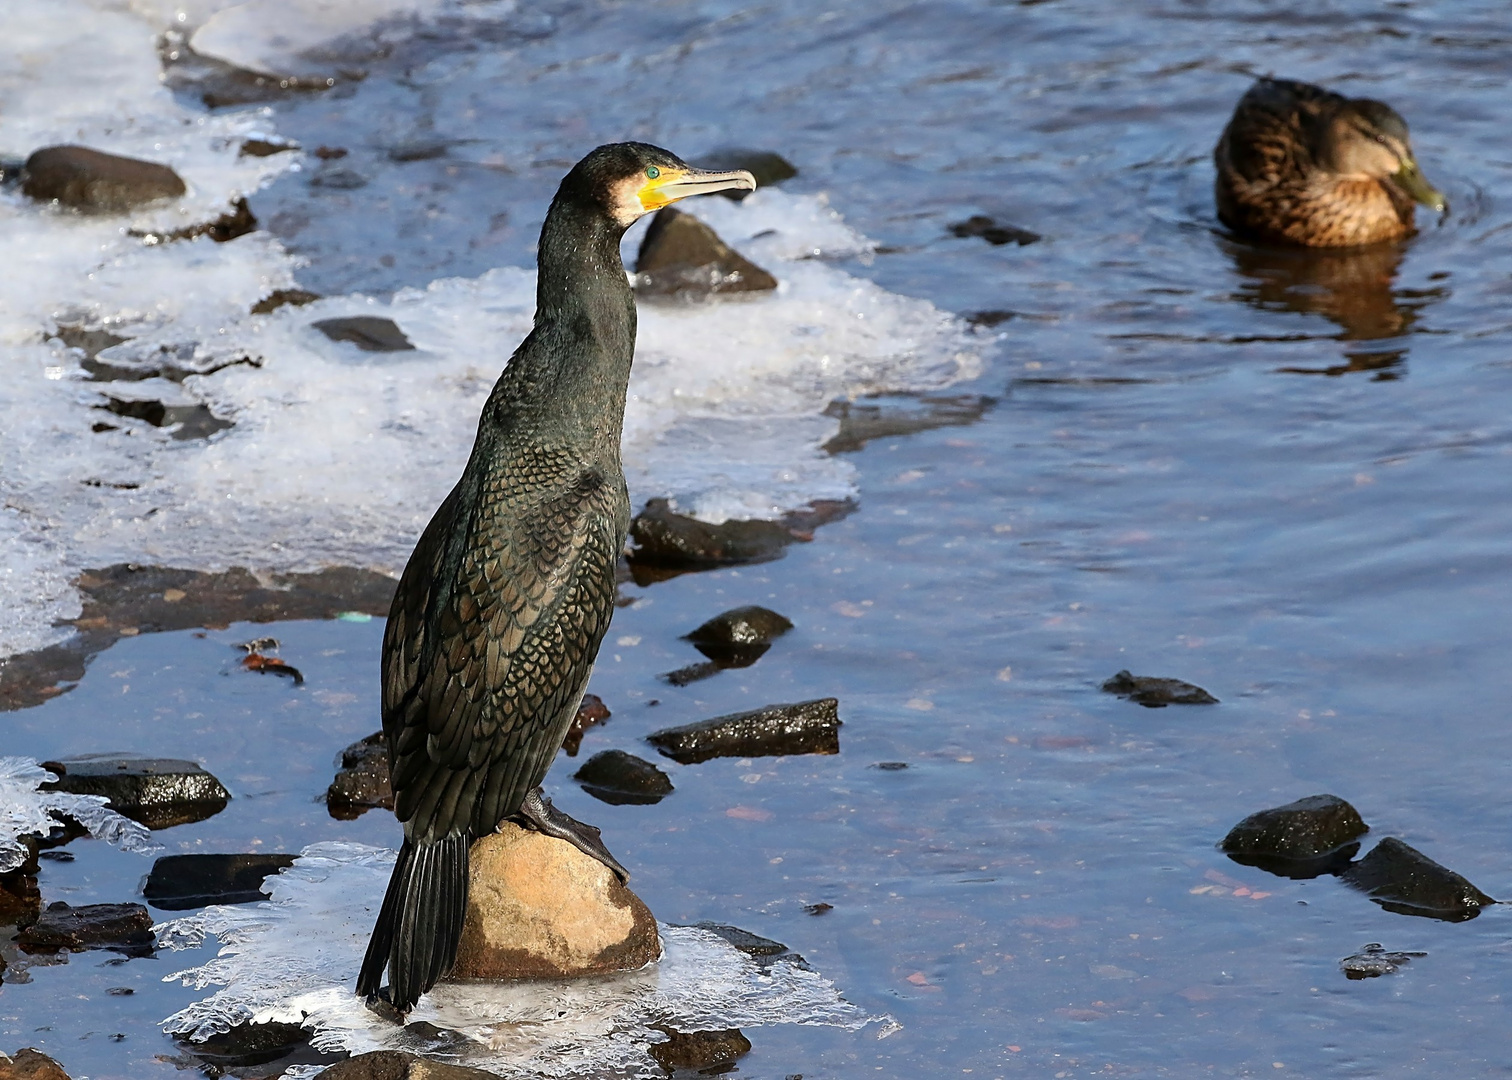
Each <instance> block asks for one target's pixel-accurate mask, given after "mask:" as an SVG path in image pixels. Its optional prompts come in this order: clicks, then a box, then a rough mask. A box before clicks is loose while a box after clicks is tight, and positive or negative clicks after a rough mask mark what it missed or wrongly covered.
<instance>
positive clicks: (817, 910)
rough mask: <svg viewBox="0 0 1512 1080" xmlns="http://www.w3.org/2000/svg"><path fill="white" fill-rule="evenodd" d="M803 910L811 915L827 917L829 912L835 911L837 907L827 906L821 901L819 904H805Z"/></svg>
mask: <svg viewBox="0 0 1512 1080" xmlns="http://www.w3.org/2000/svg"><path fill="white" fill-rule="evenodd" d="M803 910H804V911H806V912H808V913H809V914H810V915H827V914H828V913H829V912H831V911H834V910H835V905H834V904H826V903H825V902H824V901H823V900H821V901H819V903H817V904H804V905H803Z"/></svg>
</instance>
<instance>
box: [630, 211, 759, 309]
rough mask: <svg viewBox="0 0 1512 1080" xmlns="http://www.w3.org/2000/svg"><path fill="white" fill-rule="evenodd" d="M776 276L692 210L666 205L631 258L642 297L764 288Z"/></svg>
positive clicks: (637, 290)
mask: <svg viewBox="0 0 1512 1080" xmlns="http://www.w3.org/2000/svg"><path fill="white" fill-rule="evenodd" d="M776 287H777V279H776V278H774V277H773V276H772V275H771V274H769V273H767V272H766V271H765V270H763V269H762V268H761V267H759V266H757V265H756V264H755V263H753V262H751V261H750V260H749V259H747V258H746V257H745V256H744V255H742V254H740V252H738V251H736V250H735V249H734V248H732V247H730V246H729V245H728V244H726V243H725V242H724V241H723V240H721V239H720V238H719V234H718V233H716V232H715V231H714V230H713V229H711V228H709V226H707V225H705V224H704V223H703V222H702V221H699V220H698V219H697V218H696V217H693V216H692V215H691V214H685V213H683V212H682V211H680V210H675V209H673V208H671V207H667V208H665V209H663V210H660V211H658V212H657V214H656V217H654V218H653V219H652V220H651V225H650V227H649V228H648V229H647V230H646V236H645V238H644V239H643V240H642V241H641V246H640V253H639V255H637V257H636V260H635V291H636V292H637V293H639V294H640V295H642V296H674V295H689V296H693V295H709V294H711V293H736V292H765V291H769V290H771V289H775V288H776Z"/></svg>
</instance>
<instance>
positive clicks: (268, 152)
mask: <svg viewBox="0 0 1512 1080" xmlns="http://www.w3.org/2000/svg"><path fill="white" fill-rule="evenodd" d="M298 149H299V144H298V143H291V142H274V141H273V140H271V139H247V140H245V141H244V142H243V143H242V144H241V150H239V151H238V152H237V155H236V156H237V157H272V156H273V155H274V154H282V153H286V152H287V151H290V150H298Z"/></svg>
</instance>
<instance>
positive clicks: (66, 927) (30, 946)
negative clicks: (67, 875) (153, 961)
mask: <svg viewBox="0 0 1512 1080" xmlns="http://www.w3.org/2000/svg"><path fill="white" fill-rule="evenodd" d="M16 943H17V944H18V945H20V946H21V948H22V949H24V950H25V951H26V952H41V953H50V952H58V951H59V950H62V949H68V950H69V951H70V952H83V951H84V950H85V949H110V950H111V951H113V952H126V953H130V954H131V955H134V956H146V955H148V954H149V953H151V952H152V949H153V946H154V945H155V944H156V943H157V939H156V938H154V937H153V934H152V916H151V915H149V914H148V913H147V909H146V908H144V907H143V906H142V905H141V904H84V905H83V906H81V907H70V906H69V905H68V904H65V903H64V902H63V901H61V900H59V901H56V902H54V903H51V904H48V905H47V908H46V909H45V910H44V911H43V912H42V914H41V916H40V917H39V918H38V919H37V921H36V922H34V923H32V924H31V925H30V926H28V927H26V928H25V929H24V930H22V931H21V932H20V933H19V934H17V935H16Z"/></svg>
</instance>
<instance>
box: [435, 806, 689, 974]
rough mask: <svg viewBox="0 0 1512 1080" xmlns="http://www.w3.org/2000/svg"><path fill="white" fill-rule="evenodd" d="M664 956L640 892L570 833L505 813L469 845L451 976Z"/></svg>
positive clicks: (621, 966) (614, 967) (606, 965)
mask: <svg viewBox="0 0 1512 1080" xmlns="http://www.w3.org/2000/svg"><path fill="white" fill-rule="evenodd" d="M660 955H661V939H660V937H659V935H658V934H657V931H656V920H655V919H654V918H653V917H652V915H651V912H650V911H649V910H648V909H647V908H646V905H645V904H643V903H642V902H641V899H640V897H638V896H636V895H635V894H634V893H632V892H631V891H630V890H629V889H627V888H625V886H624V885H622V884H621V883H620V880H619V878H617V877H616V876H615V875H614V873H613V872H612V871H610V870H609V868H608V867H606V866H604V865H603V864H602V863H600V862H598V861H597V860H596V859H593V858H591V857H589V856H588V855H585V854H583V853H582V852H581V851H579V850H578V849H577V848H575V847H573V846H572V845H571V844H569V843H567V842H566V841H565V840H556V839H553V838H552V837H549V836H545V835H542V834H541V833H537V832H530V831H527V830H525V829H522V828H520V827H519V826H517V825H514V824H512V823H509V822H506V823H504V824H503V825H501V826H499V831H498V832H496V833H493V834H492V835H490V836H485V837H483V838H482V839H481V840H478V841H477V842H476V843H474V844H473V846H472V856H471V864H470V867H469V871H468V897H467V915H466V918H465V920H464V922H463V925H462V942H461V945H460V947H459V948H458V950H457V962H456V965H455V966H454V967H453V968H452V977H453V978H457V979H495V980H497V979H553V978H565V977H570V976H577V975H599V974H604V973H607V972H611V971H632V970H635V969H637V968H641V967H644V966H646V965H647V964H649V963H651V962H652V961H654V960H656V959H657V958H658V957H659V956H660Z"/></svg>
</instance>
